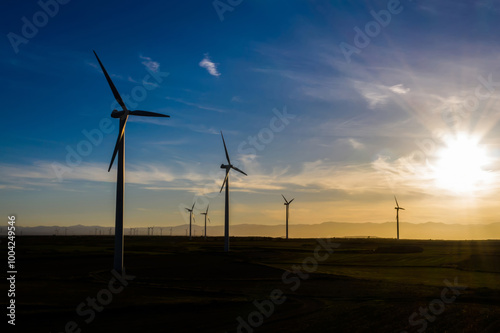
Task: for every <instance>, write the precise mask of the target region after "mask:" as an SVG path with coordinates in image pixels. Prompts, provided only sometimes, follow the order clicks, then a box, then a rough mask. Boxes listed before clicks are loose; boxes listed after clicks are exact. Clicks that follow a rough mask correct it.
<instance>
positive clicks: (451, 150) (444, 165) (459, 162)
mask: <svg viewBox="0 0 500 333" xmlns="http://www.w3.org/2000/svg"><path fill="white" fill-rule="evenodd" d="M478 142H479V140H478V139H476V138H472V137H469V136H467V135H459V136H457V137H455V138H454V139H453V140H450V141H448V142H446V147H445V148H443V149H442V150H441V151H439V152H438V155H437V156H438V161H437V163H436V165H435V167H434V176H435V179H436V182H437V185H438V186H439V187H442V188H444V189H447V190H450V191H452V192H457V193H465V192H474V191H477V190H480V189H484V187H485V185H488V184H489V183H490V174H489V173H488V172H487V171H485V170H484V167H485V166H486V165H487V164H488V162H489V158H488V154H487V151H486V149H485V148H483V147H481V146H480V145H479V143H478Z"/></svg>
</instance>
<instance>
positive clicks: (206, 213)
mask: <svg viewBox="0 0 500 333" xmlns="http://www.w3.org/2000/svg"><path fill="white" fill-rule="evenodd" d="M208 207H210V205H208V206H207V211H206V212H205V213H201V214H202V215H205V240H206V239H207V219H208V222H210V218H209V217H208Z"/></svg>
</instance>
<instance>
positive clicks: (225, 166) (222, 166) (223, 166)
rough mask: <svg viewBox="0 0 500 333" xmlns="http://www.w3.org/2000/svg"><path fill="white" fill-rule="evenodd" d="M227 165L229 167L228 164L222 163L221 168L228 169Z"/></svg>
mask: <svg viewBox="0 0 500 333" xmlns="http://www.w3.org/2000/svg"><path fill="white" fill-rule="evenodd" d="M227 167H228V166H227V165H224V164H221V165H220V168H221V169H227Z"/></svg>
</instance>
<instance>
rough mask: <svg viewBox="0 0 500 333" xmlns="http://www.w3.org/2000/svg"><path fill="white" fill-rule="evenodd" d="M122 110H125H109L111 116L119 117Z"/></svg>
mask: <svg viewBox="0 0 500 333" xmlns="http://www.w3.org/2000/svg"><path fill="white" fill-rule="evenodd" d="M124 112H125V111H118V110H116V109H114V110H113V112H111V118H121V116H122V115H123V113H124Z"/></svg>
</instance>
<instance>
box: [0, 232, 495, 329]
mask: <svg viewBox="0 0 500 333" xmlns="http://www.w3.org/2000/svg"><path fill="white" fill-rule="evenodd" d="M2 244H5V241H4V240H2ZM321 244H323V245H321ZM325 244H326V245H325ZM328 244H330V245H328ZM331 244H334V245H331ZM16 246H17V269H18V275H17V283H16V304H17V317H16V319H17V325H16V331H18V332H54V333H55V332H118V331H119V332H324V331H328V332H403V331H408V332H423V331H424V329H425V332H494V333H498V332H500V241H421V240H418V241H415V240H400V241H395V240H386V239H329V240H323V241H322V243H320V242H318V241H317V240H313V239H293V240H288V241H286V240H283V239H271V238H235V239H232V243H231V246H232V248H231V252H230V253H224V252H223V251H222V249H223V240H222V238H209V239H208V240H207V241H205V240H203V239H201V238H198V239H196V240H193V241H191V242H190V241H188V239H186V238H185V237H126V240H125V267H126V274H127V275H130V276H134V278H133V279H132V278H129V280H125V283H120V282H119V281H120V280H119V279H117V278H116V277H115V276H114V275H113V274H112V273H111V268H112V267H111V265H112V262H113V238H112V237H108V236H102V237H91V236H81V237H78V236H68V237H34V236H24V237H19V238H18V239H17V241H16ZM2 251H4V258H6V257H7V256H6V253H5V246H4V247H2ZM402 252H409V253H402ZM445 280H447V282H446V281H445ZM110 281H111V282H112V283H111V284H110ZM1 284H2V288H4V289H3V290H7V289H8V288H7V284H6V283H5V279H2V282H1ZM124 284H126V285H124ZM92 299H96V301H95V302H96V303H95V304H94V305H91V302H92ZM421 311H423V312H421ZM72 322H73V323H72ZM79 330H81V331H79Z"/></svg>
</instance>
